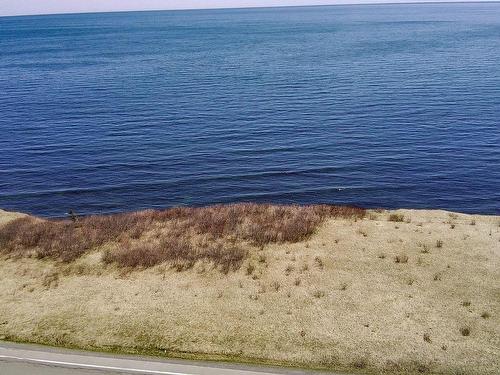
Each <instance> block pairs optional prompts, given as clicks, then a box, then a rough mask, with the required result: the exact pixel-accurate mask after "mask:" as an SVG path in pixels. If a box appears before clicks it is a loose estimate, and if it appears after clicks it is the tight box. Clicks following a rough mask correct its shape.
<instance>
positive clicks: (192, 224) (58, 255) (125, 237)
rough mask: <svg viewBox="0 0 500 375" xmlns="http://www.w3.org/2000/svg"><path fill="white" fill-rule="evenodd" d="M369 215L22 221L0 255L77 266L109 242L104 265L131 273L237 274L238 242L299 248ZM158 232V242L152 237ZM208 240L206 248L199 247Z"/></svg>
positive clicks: (231, 208) (265, 209) (287, 212)
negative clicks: (320, 231)
mask: <svg viewBox="0 0 500 375" xmlns="http://www.w3.org/2000/svg"><path fill="white" fill-rule="evenodd" d="M364 215H365V210H364V209H361V208H356V207H338V206H329V205H315V206H295V205H291V206H277V205H268V204H262V205H260V204H251V203H245V204H233V205H215V206H209V207H201V208H189V207H178V208H171V209H167V210H162V211H155V210H146V211H140V212H133V213H122V214H115V215H93V216H88V217H82V218H76V219H75V220H42V219H38V218H33V217H27V218H21V219H17V220H14V221H12V222H10V223H9V224H7V225H5V226H3V227H2V228H0V252H2V253H7V254H13V255H16V256H31V255H35V256H36V257H38V258H52V259H57V260H61V261H63V262H70V261H73V260H75V259H76V258H78V257H80V256H81V255H83V254H84V253H86V252H88V251H90V250H92V249H95V248H96V247H99V246H102V245H104V244H107V243H114V244H115V245H116V249H115V250H111V251H108V252H107V253H106V254H105V256H104V258H103V260H104V261H105V262H106V263H117V264H118V265H120V266H123V267H151V266H154V265H156V264H159V263H163V262H170V263H172V264H176V267H177V268H179V269H186V268H190V267H192V265H193V264H194V263H196V262H197V261H198V260H202V259H203V260H208V261H211V262H213V263H214V264H215V265H216V266H218V267H220V268H221V270H222V271H223V272H229V270H231V269H236V268H238V267H239V266H240V265H241V262H242V261H243V259H244V257H245V255H246V252H245V251H244V250H242V248H241V247H238V246H236V241H237V240H240V241H247V242H249V243H251V244H252V245H255V246H260V247H263V246H264V245H266V244H268V243H275V242H298V241H302V240H305V239H307V238H308V237H310V236H311V235H312V234H313V233H314V231H315V230H316V228H317V227H318V225H319V224H321V223H322V222H323V221H324V220H325V219H326V218H328V217H334V218H346V219H357V218H362V217H364ZM152 231H157V233H158V235H157V236H156V238H151V236H148V233H150V232H152ZM200 236H201V237H203V238H204V240H203V241H201V242H203V246H193V245H192V242H193V239H194V238H199V237H200Z"/></svg>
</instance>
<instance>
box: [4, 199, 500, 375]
mask: <svg viewBox="0 0 500 375" xmlns="http://www.w3.org/2000/svg"><path fill="white" fill-rule="evenodd" d="M370 213H371V212H368V213H367V214H366V218H363V216H364V214H365V212H364V211H363V210H359V209H349V208H337V207H330V206H306V207H302V206H271V205H262V206H261V205H233V206H214V207H206V208H178V209H172V210H165V211H144V212H139V213H133V214H123V215H110V216H94V217H84V218H78V219H77V220H76V222H72V221H70V220H56V221H50V220H41V219H35V218H27V219H26V218H25V219H22V220H18V221H11V223H10V224H8V225H7V226H3V227H1V225H0V280H2V283H0V301H1V303H0V337H4V338H7V339H11V340H21V341H31V342H38V343H44V344H52V345H67V346H73V347H79V348H83V349H97V350H117V351H125V352H136V353H137V352H140V353H147V354H154V355H160V356H170V357H172V356H180V357H190V358H197V359H201V358H212V359H214V358H224V359H228V360H236V361H245V360H249V361H254V362H256V361H257V362H258V361H269V363H274V364H286V365H293V366H301V367H312V368H322V369H328V370H335V371H336V372H337V373H348V372H362V373H373V374H384V373H386V374H391V375H395V374H414V375H416V374H422V373H423V374H443V375H452V374H453V375H456V374H464V375H465V374H467V375H493V374H495V375H496V374H497V373H498V368H500V346H499V342H500V341H499V340H500V328H499V327H500V314H499V313H498V312H499V311H500V305H499V299H498V297H499V294H498V293H499V292H498V285H500V227H499V225H498V217H491V218H490V217H486V216H480V215H477V216H474V220H475V222H476V224H475V225H474V226H471V225H469V223H470V222H471V219H472V217H471V216H470V215H462V214H453V216H450V214H449V213H448V212H443V211H414V210H398V211H396V213H397V214H398V215H403V216H404V220H403V221H401V222H398V223H397V225H395V223H394V222H391V221H389V220H388V217H389V216H390V215H391V214H392V213H394V212H391V211H383V212H376V215H370ZM1 219H2V218H1V215H0V221H1ZM450 219H452V220H453V222H454V223H455V224H456V227H455V229H451V227H450V224H449V222H448V221H449V220H450ZM300 223H303V224H304V225H303V226H302V224H300ZM396 226H397V228H396ZM294 228H295V229H294ZM297 228H299V229H297ZM58 231H60V233H58ZM361 231H363V232H364V233H367V234H368V236H364V235H362V233H361ZM25 232H28V233H25ZM360 234H361V235H360ZM72 242H75V243H74V244H72V245H71V246H70V245H69V244H70V243H72ZM441 242H442V243H441ZM440 243H441V245H439V244H440ZM424 245H425V246H424ZM178 271H183V272H178Z"/></svg>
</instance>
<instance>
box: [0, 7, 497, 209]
mask: <svg viewBox="0 0 500 375" xmlns="http://www.w3.org/2000/svg"><path fill="white" fill-rule="evenodd" d="M0 131H1V137H0V207H2V208H4V209H8V210H17V211H25V212H30V213H35V214H39V215H46V216H61V215H64V214H65V213H66V212H67V211H68V210H69V209H73V210H75V211H76V212H77V213H80V214H84V213H97V212H114V211H128V210H133V209H140V208H151V207H167V206H173V205H202V204H203V205H204V204H212V203H219V202H238V201H257V202H276V203H290V202H293V203H317V202H327V203H343V204H355V205H360V206H365V207H387V208H393V207H412V208H423V207H428V208H444V209H450V210H456V211H463V212H474V213H490V214H500V3H490V4H487V3H483V4H427V5H414V4H413V5H378V6H333V7H309V8H307V7H306V8H280V9H253V10H248V9H246V10H204V11H178V12H142V13H114V14H112V13H110V14H85V15H58V16H39V17H6V18H0Z"/></svg>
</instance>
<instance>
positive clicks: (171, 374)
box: [0, 355, 192, 375]
mask: <svg viewBox="0 0 500 375" xmlns="http://www.w3.org/2000/svg"><path fill="white" fill-rule="evenodd" d="M2 358H3V359H13V360H17V361H26V362H35V363H41V364H46V365H60V366H71V367H79V368H90V369H94V370H112V371H126V372H137V373H139V374H157V375H192V374H186V373H183V372H170V371H155V370H140V369H135V368H125V367H113V366H99V365H89V364H85V363H74V362H61V361H49V360H44V359H36V358H22V357H14V356H8V355H0V359H2Z"/></svg>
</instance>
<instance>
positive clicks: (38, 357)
mask: <svg viewBox="0 0 500 375" xmlns="http://www.w3.org/2000/svg"><path fill="white" fill-rule="evenodd" d="M307 373H308V372H304V371H299V370H291V369H289V370H287V369H281V368H263V367H262V368H261V367H250V366H243V365H241V366H239V365H232V364H223V363H221V364H218V363H216V362H194V361H181V360H172V361H170V360H169V361H161V360H157V359H153V358H143V357H133V356H110V355H105V354H96V353H93V352H79V351H72V350H64V349H55V348H48V347H43V346H36V345H21V344H12V343H6V342H2V341H0V374H1V375H32V374H33V375H117V374H127V375H130V374H136V375H276V374H307ZM309 374H310V373H309Z"/></svg>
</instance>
